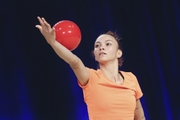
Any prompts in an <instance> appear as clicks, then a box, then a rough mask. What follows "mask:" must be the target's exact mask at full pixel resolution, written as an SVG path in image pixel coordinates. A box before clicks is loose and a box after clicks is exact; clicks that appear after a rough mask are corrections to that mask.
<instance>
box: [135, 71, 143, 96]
mask: <svg viewBox="0 0 180 120" xmlns="http://www.w3.org/2000/svg"><path fill="white" fill-rule="evenodd" d="M133 75H134V74H133ZM134 78H135V93H136V94H135V97H136V99H139V98H141V97H142V96H143V93H142V90H141V87H140V85H139V82H138V80H137V77H136V76H135V75H134Z"/></svg>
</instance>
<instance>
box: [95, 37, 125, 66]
mask: <svg viewBox="0 0 180 120" xmlns="http://www.w3.org/2000/svg"><path fill="white" fill-rule="evenodd" d="M94 56H95V60H96V61H97V62H99V63H106V62H108V61H117V62H118V58H120V57H121V56H122V51H121V50H120V49H119V48H118V43H117V41H116V40H115V38H114V37H112V36H111V35H107V34H103V35H101V36H99V37H98V38H97V39H96V41H95V44H94Z"/></svg>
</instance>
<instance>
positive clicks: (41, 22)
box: [37, 16, 44, 25]
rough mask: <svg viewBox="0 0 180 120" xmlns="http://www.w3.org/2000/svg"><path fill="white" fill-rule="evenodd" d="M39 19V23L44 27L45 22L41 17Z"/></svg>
mask: <svg viewBox="0 0 180 120" xmlns="http://www.w3.org/2000/svg"><path fill="white" fill-rule="evenodd" d="M37 19H38V20H39V23H40V24H41V25H44V22H43V20H42V19H41V18H40V17H39V16H38V17H37Z"/></svg>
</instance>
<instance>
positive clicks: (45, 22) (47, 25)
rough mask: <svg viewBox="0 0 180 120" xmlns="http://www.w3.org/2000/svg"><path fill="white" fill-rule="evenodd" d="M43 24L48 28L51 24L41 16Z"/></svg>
mask: <svg viewBox="0 0 180 120" xmlns="http://www.w3.org/2000/svg"><path fill="white" fill-rule="evenodd" d="M42 20H43V22H44V25H45V26H46V27H48V28H51V25H50V24H49V23H48V22H47V21H46V20H45V18H42Z"/></svg>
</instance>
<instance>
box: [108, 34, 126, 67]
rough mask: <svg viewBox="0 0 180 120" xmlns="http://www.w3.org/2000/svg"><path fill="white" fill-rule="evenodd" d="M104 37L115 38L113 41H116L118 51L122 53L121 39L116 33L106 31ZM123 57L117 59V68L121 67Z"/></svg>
mask: <svg viewBox="0 0 180 120" xmlns="http://www.w3.org/2000/svg"><path fill="white" fill-rule="evenodd" d="M105 34H106V35H110V36H112V37H114V38H115V40H116V41H117V43H118V49H120V50H121V51H122V44H121V39H122V38H121V37H120V36H119V35H118V34H117V33H116V32H112V31H108V32H106V33H105ZM123 61H124V60H123V57H122V56H121V57H120V58H118V64H119V66H120V67H121V66H122V64H123Z"/></svg>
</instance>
